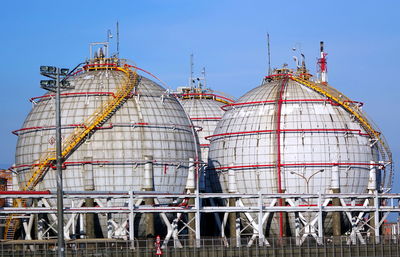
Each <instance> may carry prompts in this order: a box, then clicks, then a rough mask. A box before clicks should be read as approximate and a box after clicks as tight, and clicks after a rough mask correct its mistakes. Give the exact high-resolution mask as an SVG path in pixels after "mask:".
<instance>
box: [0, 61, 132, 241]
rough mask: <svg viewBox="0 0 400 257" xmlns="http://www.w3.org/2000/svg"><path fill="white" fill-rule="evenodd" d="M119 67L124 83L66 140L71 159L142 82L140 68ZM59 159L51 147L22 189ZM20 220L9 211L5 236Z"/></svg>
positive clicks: (66, 153) (20, 201)
mask: <svg viewBox="0 0 400 257" xmlns="http://www.w3.org/2000/svg"><path fill="white" fill-rule="evenodd" d="M116 70H119V71H122V72H123V73H124V74H125V81H124V83H122V85H121V86H120V87H118V88H117V90H116V92H115V94H114V95H113V96H109V98H108V100H107V101H106V102H105V103H103V104H102V105H101V106H99V107H98V108H97V109H96V110H95V111H94V112H93V114H92V115H91V116H89V117H88V118H87V119H85V121H84V122H83V123H82V125H81V126H79V127H77V128H75V129H74V131H73V132H72V133H71V134H70V135H69V136H68V137H67V138H66V139H65V140H64V141H63V142H62V157H63V158H64V159H67V158H68V157H69V156H70V155H71V154H72V152H73V151H74V150H75V149H77V148H78V147H79V146H80V145H81V144H82V143H83V142H84V141H85V139H86V138H87V137H88V136H90V135H91V134H92V133H94V131H95V129H96V127H98V126H101V125H102V124H104V123H105V122H106V121H107V120H108V119H110V118H111V117H112V116H113V115H114V113H115V112H116V111H117V110H118V109H119V108H120V107H121V106H122V105H123V104H124V103H125V101H126V99H127V98H129V97H130V95H131V92H132V90H133V89H134V88H135V87H136V86H137V84H138V83H139V78H138V75H137V73H136V71H132V70H131V69H129V68H127V67H117V68H116ZM55 160H56V152H55V149H53V148H51V149H48V150H47V151H46V152H45V153H44V154H43V155H42V156H41V157H40V158H39V160H37V161H36V162H35V164H34V165H33V166H32V167H31V169H30V179H29V180H28V182H27V183H26V184H25V186H23V187H22V190H23V191H27V190H34V188H35V187H36V185H37V184H38V183H39V182H40V181H41V179H42V178H43V177H44V176H45V175H46V173H47V171H48V169H49V167H50V166H51V165H52V164H53V163H54V162H55ZM13 206H14V207H18V206H20V207H24V206H26V200H23V199H15V200H14V201H13ZM20 223H21V221H20V219H19V218H17V215H16V214H10V215H8V217H7V219H6V222H5V229H4V239H8V240H12V239H14V236H15V232H16V230H17V229H18V228H19V226H20Z"/></svg>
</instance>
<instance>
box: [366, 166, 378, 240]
mask: <svg viewBox="0 0 400 257" xmlns="http://www.w3.org/2000/svg"><path fill="white" fill-rule="evenodd" d="M370 163H371V165H370V166H369V179H368V192H369V193H370V194H373V195H372V196H371V198H370V201H369V205H370V206H374V207H375V208H376V206H378V207H379V203H378V202H377V201H376V200H377V197H375V193H377V184H376V168H375V165H374V164H375V162H374V161H371V162H370ZM369 216H370V221H369V225H370V226H371V228H373V229H372V233H371V234H372V235H373V236H375V239H377V240H378V241H379V228H378V229H377V227H379V211H378V212H377V211H373V212H370V213H369ZM372 217H374V218H372ZM376 221H378V222H376ZM378 241H375V243H378Z"/></svg>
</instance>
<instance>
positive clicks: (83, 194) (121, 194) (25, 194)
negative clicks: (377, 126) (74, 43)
mask: <svg viewBox="0 0 400 257" xmlns="http://www.w3.org/2000/svg"><path fill="white" fill-rule="evenodd" d="M3 192H4V193H5V192H14V193H15V194H9V195H4V194H2V193H3ZM36 192H38V191H0V198H10V197H14V198H32V199H33V198H38V197H41V196H43V197H46V198H56V196H57V194H56V191H54V190H49V191H42V192H43V193H44V194H37V193H36ZM131 192H132V195H133V196H134V198H171V199H172V198H177V199H186V198H195V197H197V196H196V194H195V193H176V192H175V193H168V192H157V191H131ZM377 196H378V198H379V199H382V200H390V199H397V200H400V193H397V194H393V193H380V194H378V195H377ZM64 197H65V198H110V197H111V198H114V199H117V198H129V197H130V192H129V191H64ZM199 197H200V198H202V199H207V198H221V199H222V198H224V199H225V198H226V199H229V198H241V199H258V198H259V197H262V198H263V199H264V200H266V199H280V198H286V199H296V198H301V199H317V198H320V197H321V198H322V199H326V198H329V199H331V198H340V199H370V198H371V197H375V195H373V194H368V193H361V194H357V193H336V194H332V193H329V194H311V193H280V194H279V193H266V194H248V193H199ZM388 204H390V201H388ZM381 207H385V206H381ZM399 207H400V206H399Z"/></svg>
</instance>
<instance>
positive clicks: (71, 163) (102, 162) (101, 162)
mask: <svg viewBox="0 0 400 257" xmlns="http://www.w3.org/2000/svg"><path fill="white" fill-rule="evenodd" d="M152 163H153V164H154V165H168V166H176V167H187V166H185V165H184V163H187V160H181V161H180V162H179V161H178V162H172V161H158V160H152ZM196 163H202V162H196ZM85 164H92V165H144V164H146V161H145V160H132V161H107V160H95V161H69V162H64V163H63V166H62V167H63V168H64V169H65V168H66V167H67V166H77V165H85ZM39 165H41V163H34V164H21V165H15V166H11V167H10V169H11V170H13V169H19V168H31V167H33V166H39ZM48 166H49V167H50V168H53V169H55V166H54V165H52V164H51V163H50V164H49V165H48Z"/></svg>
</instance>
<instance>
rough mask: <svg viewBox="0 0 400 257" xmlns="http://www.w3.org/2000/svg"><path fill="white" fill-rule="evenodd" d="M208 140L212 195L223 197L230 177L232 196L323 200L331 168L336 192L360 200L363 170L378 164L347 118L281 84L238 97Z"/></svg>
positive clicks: (312, 95)
mask: <svg viewBox="0 0 400 257" xmlns="http://www.w3.org/2000/svg"><path fill="white" fill-rule="evenodd" d="M208 139H209V140H210V151H209V170H208V172H207V174H208V175H209V176H208V181H209V182H210V183H211V185H212V188H213V191H214V192H228V191H229V190H228V189H229V185H228V181H229V180H228V173H229V171H231V174H232V172H234V178H235V185H234V186H233V187H232V186H231V188H234V189H235V190H236V191H237V192H239V193H252V194H257V193H258V192H261V193H318V192H320V193H330V192H331V191H330V190H331V188H332V171H333V170H334V169H336V170H338V172H339V176H340V190H341V192H342V193H365V192H367V186H368V178H369V170H370V164H371V162H372V163H377V162H378V161H379V154H378V150H377V148H376V146H373V145H372V144H371V141H370V137H369V135H368V133H367V132H366V131H365V129H364V128H363V126H362V125H361V124H360V123H359V122H358V121H357V120H356V119H355V118H354V117H353V116H352V115H351V114H350V113H349V112H347V111H346V110H345V109H344V108H343V107H342V106H340V105H338V104H336V103H334V102H333V101H331V100H330V99H328V98H327V97H326V96H324V95H322V94H321V93H319V92H316V91H314V90H312V89H311V88H309V87H306V86H305V85H303V84H301V83H299V82H297V81H294V80H292V79H289V78H288V77H281V78H280V77H278V78H275V79H272V80H266V81H264V83H263V84H262V85H261V86H259V87H257V88H254V89H253V90H250V91H249V92H248V93H246V94H245V95H244V96H242V97H241V98H240V99H239V100H238V101H237V102H236V103H235V104H232V105H231V106H230V107H228V111H227V112H226V113H225V114H224V116H223V118H222V119H221V120H220V122H219V123H218V126H217V128H216V130H215V132H214V135H212V136H211V137H209V138H208ZM231 181H232V180H231ZM243 201H244V202H246V203H247V204H252V205H255V204H256V201H255V200H254V201H252V200H243ZM293 227H294V225H293ZM270 232H271V233H276V227H275V228H274V226H273V225H272V226H271V231H270Z"/></svg>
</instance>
